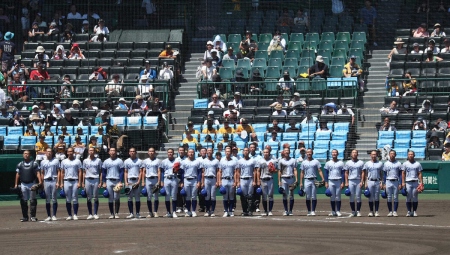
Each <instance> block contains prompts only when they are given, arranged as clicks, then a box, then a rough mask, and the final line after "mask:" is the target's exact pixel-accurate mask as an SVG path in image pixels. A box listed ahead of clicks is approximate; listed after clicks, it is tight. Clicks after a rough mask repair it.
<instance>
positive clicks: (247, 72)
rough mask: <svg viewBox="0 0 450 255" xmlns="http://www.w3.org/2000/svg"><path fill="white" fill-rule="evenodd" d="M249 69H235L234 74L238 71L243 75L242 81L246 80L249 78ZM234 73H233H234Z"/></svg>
mask: <svg viewBox="0 0 450 255" xmlns="http://www.w3.org/2000/svg"><path fill="white" fill-rule="evenodd" d="M250 69H251V68H246V67H236V72H237V71H238V70H241V71H242V74H243V75H244V77H243V78H244V79H248V78H249V77H250ZM236 72H235V73H236Z"/></svg>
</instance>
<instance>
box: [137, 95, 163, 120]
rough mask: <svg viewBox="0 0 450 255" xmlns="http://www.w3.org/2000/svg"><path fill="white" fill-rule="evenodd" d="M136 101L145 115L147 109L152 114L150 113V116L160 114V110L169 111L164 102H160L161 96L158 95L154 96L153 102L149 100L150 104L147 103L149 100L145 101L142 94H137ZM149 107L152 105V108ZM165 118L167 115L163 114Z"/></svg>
mask: <svg viewBox="0 0 450 255" xmlns="http://www.w3.org/2000/svg"><path fill="white" fill-rule="evenodd" d="M134 102H135V103H137V105H138V106H139V111H140V113H141V114H142V115H144V114H145V112H146V111H150V112H151V114H149V115H150V116H154V115H159V113H160V112H162V111H164V113H165V112H166V111H167V110H165V108H164V105H163V103H162V102H160V101H159V98H157V97H155V98H154V101H153V102H150V101H149V105H147V102H146V101H144V98H143V97H142V96H141V95H137V96H136V97H135V101H134ZM149 107H151V109H150V108H149ZM163 109H164V110H163ZM147 113H149V112H147ZM163 118H164V119H165V115H164V116H163Z"/></svg>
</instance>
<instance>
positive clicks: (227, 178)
mask: <svg viewBox="0 0 450 255" xmlns="http://www.w3.org/2000/svg"><path fill="white" fill-rule="evenodd" d="M222 180H233V177H230V176H227V177H222Z"/></svg>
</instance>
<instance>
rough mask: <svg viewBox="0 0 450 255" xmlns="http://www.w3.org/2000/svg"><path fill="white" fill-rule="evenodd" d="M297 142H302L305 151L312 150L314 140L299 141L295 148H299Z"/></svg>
mask: <svg viewBox="0 0 450 255" xmlns="http://www.w3.org/2000/svg"><path fill="white" fill-rule="evenodd" d="M299 142H303V143H304V144H305V148H306V149H312V148H313V146H312V145H313V142H314V140H301V139H300V140H299V141H298V142H297V148H300V147H299V146H298V144H299Z"/></svg>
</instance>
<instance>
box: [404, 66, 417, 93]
mask: <svg viewBox="0 0 450 255" xmlns="http://www.w3.org/2000/svg"><path fill="white" fill-rule="evenodd" d="M405 79H406V80H405V81H403V89H404V90H405V93H404V94H403V96H407V95H411V94H414V93H416V92H417V87H416V83H417V81H416V79H414V78H412V76H411V72H409V71H408V72H406V73H405Z"/></svg>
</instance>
